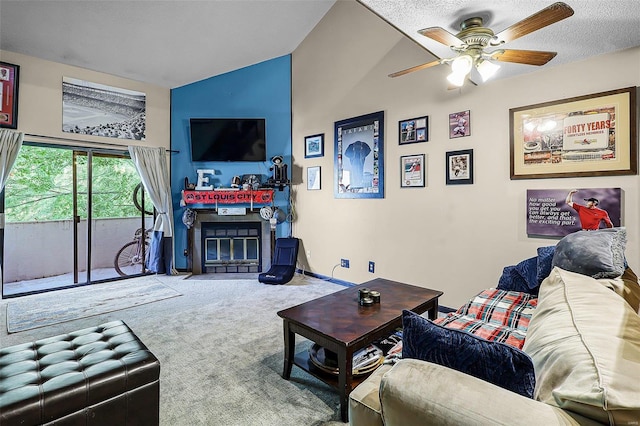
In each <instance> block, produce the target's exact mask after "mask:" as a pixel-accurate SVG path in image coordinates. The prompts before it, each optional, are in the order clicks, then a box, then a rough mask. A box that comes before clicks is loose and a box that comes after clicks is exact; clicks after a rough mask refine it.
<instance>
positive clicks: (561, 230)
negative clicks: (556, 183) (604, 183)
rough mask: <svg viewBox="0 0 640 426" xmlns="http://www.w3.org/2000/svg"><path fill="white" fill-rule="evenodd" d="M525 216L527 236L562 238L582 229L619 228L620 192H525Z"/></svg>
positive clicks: (583, 189) (584, 190)
mask: <svg viewBox="0 0 640 426" xmlns="http://www.w3.org/2000/svg"><path fill="white" fill-rule="evenodd" d="M526 212H527V235H530V236H542V237H564V236H565V235H569V234H571V233H573V232H576V231H580V230H583V229H584V230H589V231H595V230H596V229H603V228H607V227H609V226H614V227H619V226H622V189H621V188H580V189H572V188H566V189H527V200H526ZM595 212H597V213H595Z"/></svg>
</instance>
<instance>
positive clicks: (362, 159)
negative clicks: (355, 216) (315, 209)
mask: <svg viewBox="0 0 640 426" xmlns="http://www.w3.org/2000/svg"><path fill="white" fill-rule="evenodd" d="M383 148H384V112H383V111H379V112H374V113H371V114H367V115H361V116H359V117H354V118H349V119H347V120H342V121H336V122H335V150H334V152H335V158H334V196H335V198H384V149H383Z"/></svg>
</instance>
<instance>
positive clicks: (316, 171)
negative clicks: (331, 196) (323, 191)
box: [307, 166, 321, 191]
mask: <svg viewBox="0 0 640 426" xmlns="http://www.w3.org/2000/svg"><path fill="white" fill-rule="evenodd" d="M320 188H321V179H320V166H314V167H307V189H308V190H310V191H311V190H317V189H320Z"/></svg>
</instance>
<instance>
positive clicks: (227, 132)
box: [189, 118, 267, 161]
mask: <svg viewBox="0 0 640 426" xmlns="http://www.w3.org/2000/svg"><path fill="white" fill-rule="evenodd" d="M265 121H266V120H265V119H264V118H192V119H190V120H189V125H190V134H191V160H192V161H267V150H266V133H265Z"/></svg>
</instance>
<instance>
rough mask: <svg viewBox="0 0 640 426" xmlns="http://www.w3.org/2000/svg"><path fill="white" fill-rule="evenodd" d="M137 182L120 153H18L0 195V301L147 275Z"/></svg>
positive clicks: (31, 148) (145, 221)
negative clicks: (0, 215) (0, 213)
mask: <svg viewBox="0 0 640 426" xmlns="http://www.w3.org/2000/svg"><path fill="white" fill-rule="evenodd" d="M139 182H140V179H139V177H138V174H137V172H136V170H135V168H134V166H133V163H132V162H131V160H130V159H129V158H128V157H127V155H126V153H124V152H109V151H103V150H101V151H96V150H89V149H86V150H82V149H78V148H69V147H60V146H42V145H33V144H28V143H26V144H25V145H23V147H22V149H21V151H20V154H19V157H18V160H17V162H16V165H15V167H14V169H13V170H12V172H11V177H10V178H9V180H8V182H7V186H6V188H5V191H4V194H3V195H4V198H3V200H4V213H5V226H4V229H2V230H1V231H2V232H1V235H0V236H1V237H2V247H3V251H2V271H3V286H2V296H3V297H13V296H17V295H22V294H31V293H37V292H41V291H49V290H53V289H59V288H67V287H73V286H80V285H86V284H91V283H95V282H100V281H105V280H112V279H119V278H121V277H123V276H131V275H136V274H142V273H144V272H145V265H144V260H145V258H146V253H147V252H148V246H147V245H146V244H145V238H144V235H145V232H144V230H145V229H148V228H149V227H150V226H151V223H152V220H153V216H152V214H149V213H151V212H152V210H153V209H152V208H151V209H149V208H147V211H148V213H145V212H144V195H143V193H142V192H143V191H142V190H141V189H140V188H138V191H137V195H138V199H139V201H138V202H137V203H134V198H133V196H134V191H135V190H136V188H137V187H138V184H139ZM136 204H137V205H138V206H139V207H140V208H137V207H136ZM146 204H150V203H148V202H147V203H146ZM121 249H122V250H121Z"/></svg>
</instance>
